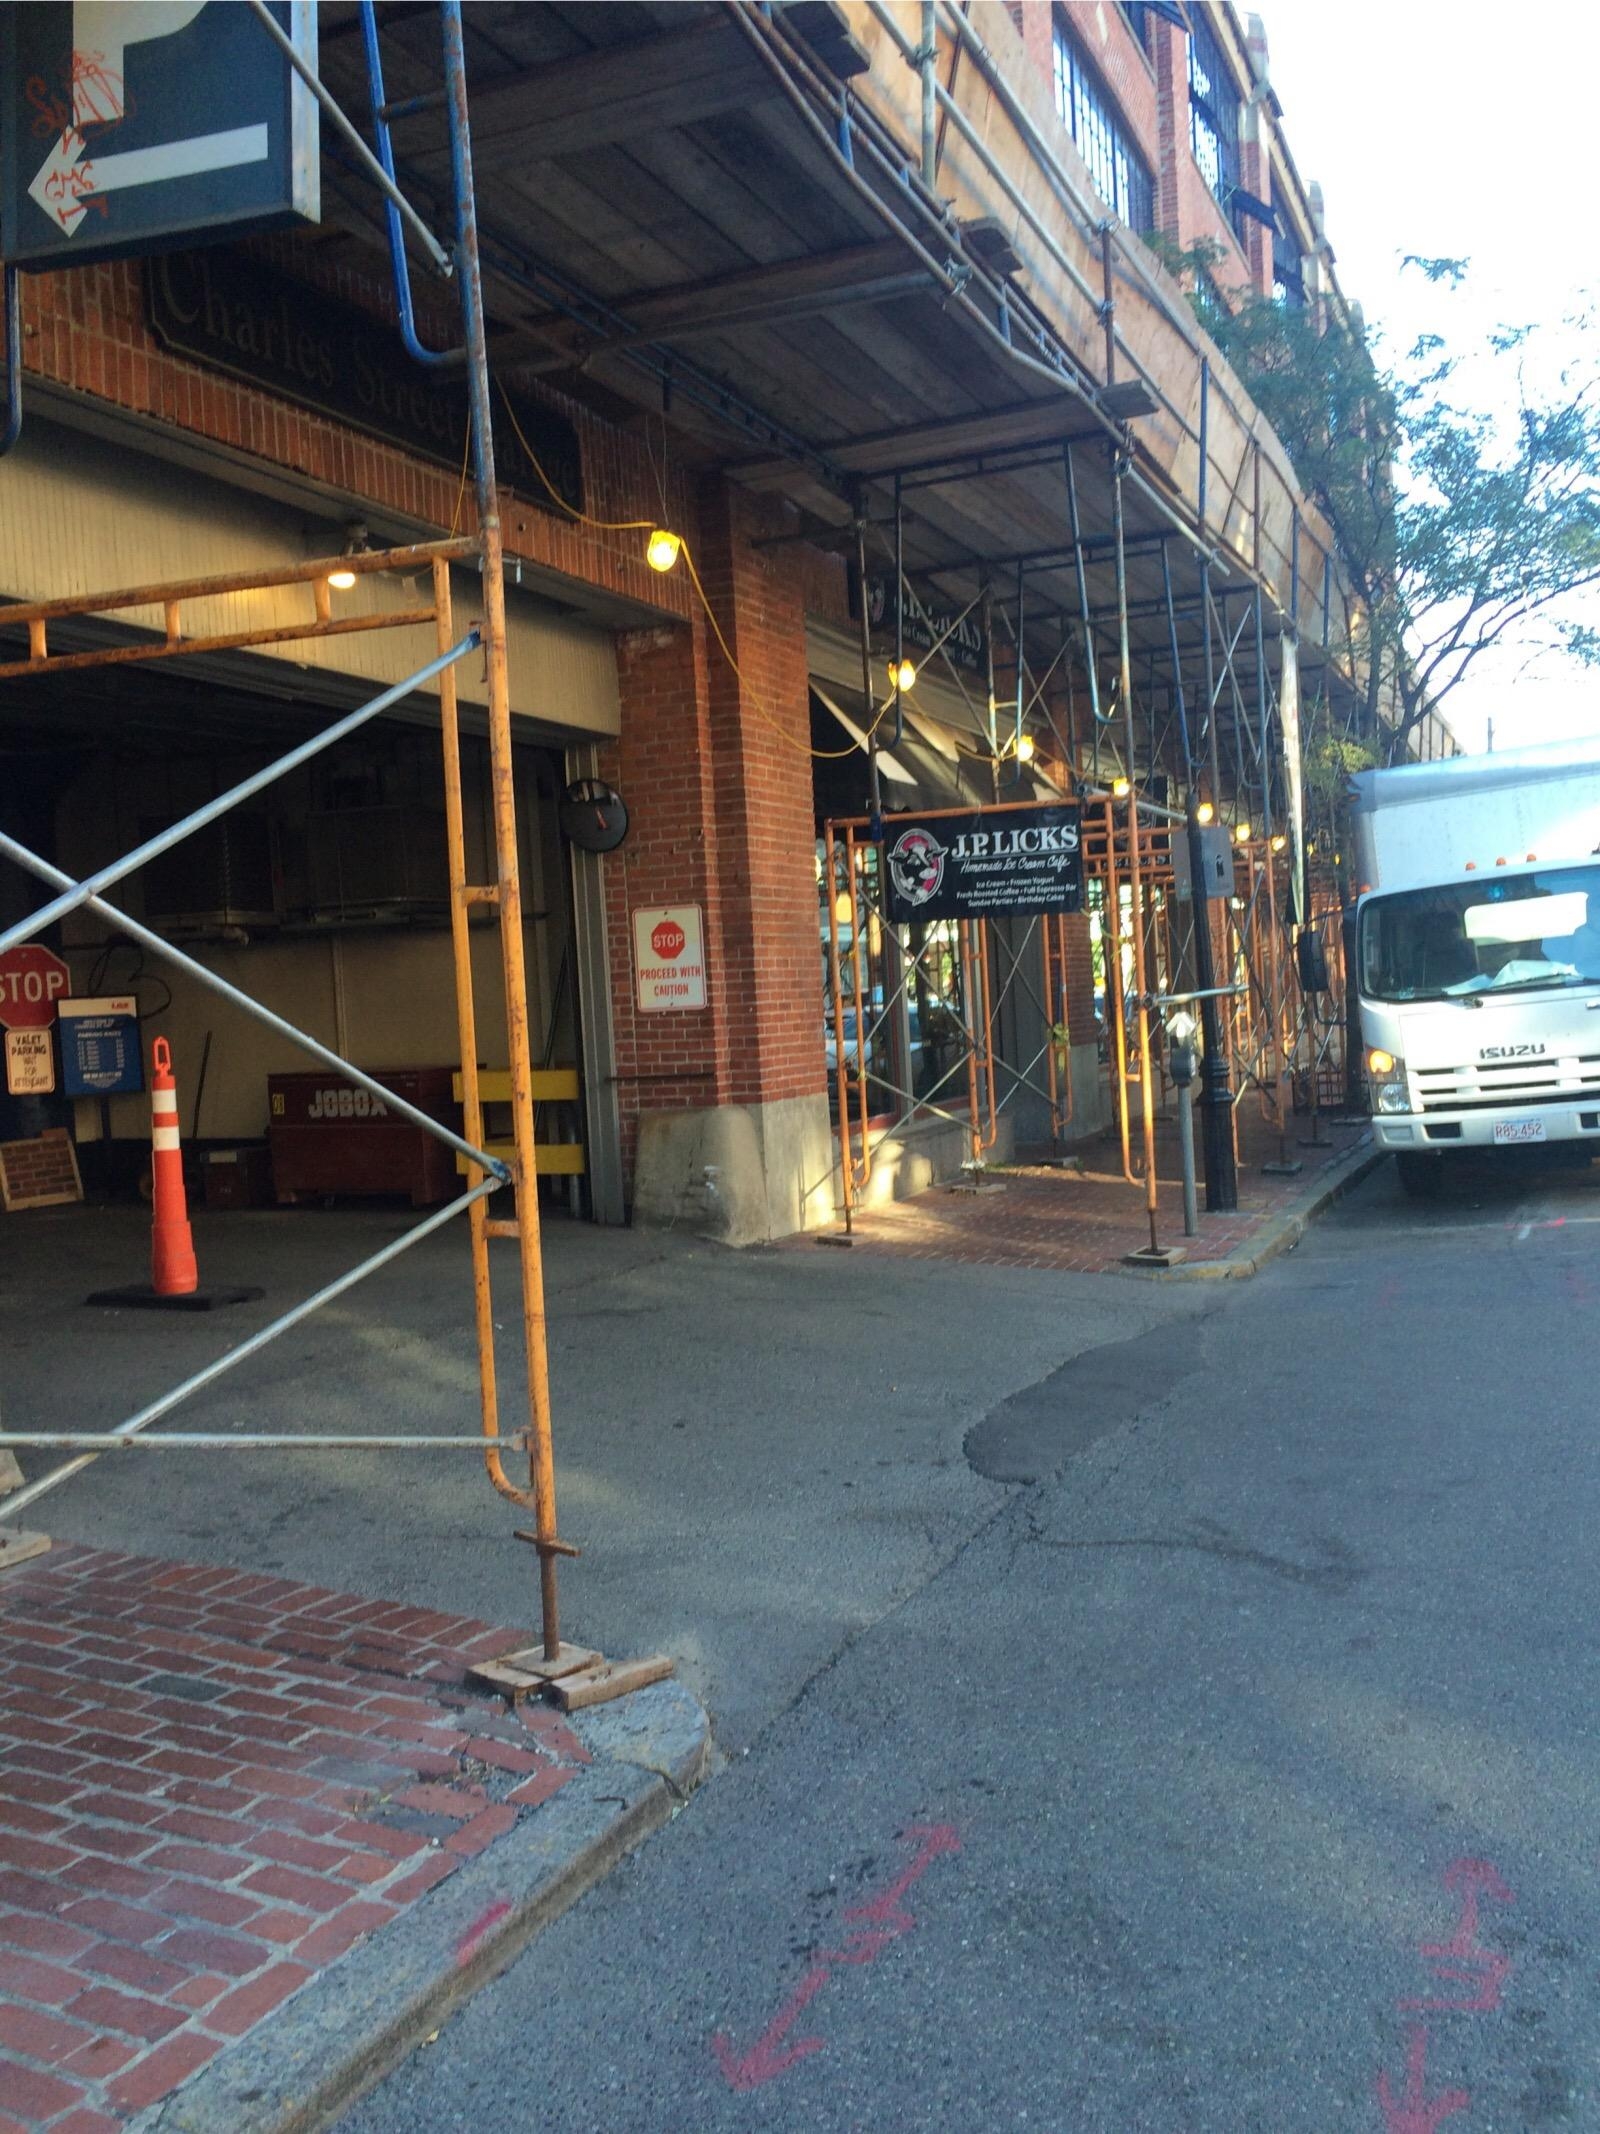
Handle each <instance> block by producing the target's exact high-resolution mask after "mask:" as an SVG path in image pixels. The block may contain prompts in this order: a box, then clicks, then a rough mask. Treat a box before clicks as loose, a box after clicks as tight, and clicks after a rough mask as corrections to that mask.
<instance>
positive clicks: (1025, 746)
mask: <svg viewBox="0 0 1600 2134" xmlns="http://www.w3.org/2000/svg"><path fill="white" fill-rule="evenodd" d="M1033 751H1034V739H1033V736H1032V734H1018V736H1017V761H1018V762H1019V763H1031V762H1032V761H1033Z"/></svg>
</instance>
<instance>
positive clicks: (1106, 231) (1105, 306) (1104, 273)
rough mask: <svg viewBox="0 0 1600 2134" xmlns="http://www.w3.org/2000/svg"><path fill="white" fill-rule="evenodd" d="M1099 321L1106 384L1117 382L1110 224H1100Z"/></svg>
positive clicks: (1114, 299) (1115, 322) (1114, 300)
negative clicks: (1102, 328)
mask: <svg viewBox="0 0 1600 2134" xmlns="http://www.w3.org/2000/svg"><path fill="white" fill-rule="evenodd" d="M1100 323H1101V324H1102V326H1104V328H1105V335H1106V384H1107V385H1115V384H1116V382H1117V305H1116V298H1115V296H1114V295H1113V293H1112V280H1111V225H1110V223H1109V222H1102V223H1101V225H1100Z"/></svg>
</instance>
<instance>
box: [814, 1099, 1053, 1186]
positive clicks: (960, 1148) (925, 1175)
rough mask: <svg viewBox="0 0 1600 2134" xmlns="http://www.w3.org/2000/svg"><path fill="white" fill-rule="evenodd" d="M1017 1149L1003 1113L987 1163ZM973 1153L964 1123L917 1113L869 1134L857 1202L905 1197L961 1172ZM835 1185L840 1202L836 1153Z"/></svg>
mask: <svg viewBox="0 0 1600 2134" xmlns="http://www.w3.org/2000/svg"><path fill="white" fill-rule="evenodd" d="M1015 1153H1016V1136H1015V1134H1014V1133H1013V1131H1012V1123H1011V1120H1010V1119H1009V1117H1005V1116H1002V1118H1001V1121H1000V1132H999V1136H998V1138H997V1140H996V1141H995V1145H994V1147H993V1148H992V1149H989V1150H986V1151H985V1154H984V1161H985V1163H989V1164H1001V1163H1009V1162H1010V1161H1011V1159H1012V1157H1013V1155H1014V1154H1015ZM971 1154H972V1136H971V1134H970V1133H969V1132H968V1131H967V1128H966V1127H965V1126H963V1125H956V1124H954V1123H953V1122H951V1121H950V1120H947V1119H917V1120H914V1121H912V1122H911V1123H910V1124H909V1125H907V1126H903V1127H901V1128H900V1130H899V1131H898V1132H897V1133H892V1134H889V1133H885V1134H875V1135H874V1136H873V1138H872V1176H871V1178H869V1179H868V1181H867V1184H866V1188H865V1190H864V1191H863V1192H862V1193H860V1194H859V1195H858V1196H857V1199H856V1205H857V1206H858V1207H863V1208H881V1207H883V1206H884V1205H885V1204H886V1203H887V1202H889V1201H892V1200H909V1199H910V1198H911V1196H912V1195H913V1194H914V1193H925V1192H926V1191H927V1190H928V1188H929V1187H930V1186H936V1185H942V1184H944V1183H945V1182H946V1181H947V1180H950V1179H956V1178H959V1177H960V1176H961V1167H962V1165H963V1164H964V1163H965V1162H966V1161H967V1160H968V1158H969V1157H970V1156H971ZM833 1191H834V1194H835V1195H836V1196H837V1199H838V1205H839V1207H840V1208H841V1209H842V1208H843V1206H844V1195H843V1187H842V1185H841V1182H840V1178H839V1171H838V1159H837V1152H836V1153H835V1163H834V1173H833Z"/></svg>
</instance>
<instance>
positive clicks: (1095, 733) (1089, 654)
mask: <svg viewBox="0 0 1600 2134" xmlns="http://www.w3.org/2000/svg"><path fill="white" fill-rule="evenodd" d="M1061 456H1062V461H1063V464H1064V466H1065V469H1066V476H1067V522H1068V524H1069V526H1070V527H1071V529H1072V565H1073V572H1074V575H1075V577H1076V579H1077V584H1078V620H1079V622H1080V623H1081V625H1082V627H1083V664H1084V669H1085V672H1086V675H1087V679H1088V684H1089V712H1090V717H1091V721H1092V727H1091V749H1090V764H1089V775H1090V777H1091V778H1093V779H1094V780H1095V781H1096V783H1098V782H1099V778H1100V727H1101V724H1102V721H1103V716H1104V715H1103V714H1102V712H1101V710H1100V676H1099V672H1098V670H1097V667H1096V662H1095V656H1094V624H1093V622H1092V620H1091V619H1090V614H1089V576H1088V573H1087V571H1085V569H1084V567H1083V527H1082V522H1081V520H1080V518H1079V515H1078V477H1077V475H1076V473H1075V472H1074V471H1073V465H1072V447H1071V445H1063V446H1062V448H1061ZM1073 770H1074V771H1076V770H1077V765H1076V764H1074V765H1073Z"/></svg>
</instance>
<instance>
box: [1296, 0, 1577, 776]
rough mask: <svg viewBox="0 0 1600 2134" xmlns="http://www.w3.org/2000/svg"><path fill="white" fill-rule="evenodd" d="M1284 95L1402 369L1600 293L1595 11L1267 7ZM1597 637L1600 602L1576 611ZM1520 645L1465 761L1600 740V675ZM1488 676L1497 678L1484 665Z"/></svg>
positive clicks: (1431, 5)
mask: <svg viewBox="0 0 1600 2134" xmlns="http://www.w3.org/2000/svg"><path fill="white" fill-rule="evenodd" d="M1259 11H1260V14H1261V17H1262V20H1263V22H1264V23H1265V25H1266V32H1267V44H1268V54H1269V68H1270V73H1271V79H1272V86H1273V88H1274V89H1275V90H1276V92H1277V95H1278V100H1279V102H1280V103H1281V104H1282V106H1283V123H1284V131H1285V133H1286V135H1287V137H1288V141H1289V147H1290V152H1291V153H1292V155H1293V156H1294V159H1295V163H1296V165H1297V167H1298V168H1299V172H1300V176H1301V178H1302V179H1303V180H1304V181H1305V183H1306V184H1307V185H1309V184H1310V183H1311V181H1312V180H1313V179H1320V180H1321V182H1322V189H1323V193H1324V195H1325V198H1326V209H1327V234H1328V239H1329V242H1330V243H1331V245H1332V246H1333V250H1334V255H1335V271H1336V273H1337V274H1338V277H1339V282H1340V285H1341V287H1342V288H1343V289H1344V292H1345V294H1346V296H1347V297H1349V298H1351V299H1353V300H1354V301H1355V302H1357V303H1359V304H1360V305H1361V307H1362V309H1363V311H1364V312H1365V314H1366V318H1367V323H1368V325H1369V327H1373V328H1378V329H1381V331H1382V333H1383V336H1384V340H1385V343H1386V344H1387V346H1388V348H1389V350H1390V351H1391V352H1392V353H1393V354H1395V355H1399V354H1400V353H1402V352H1403V351H1404V350H1405V349H1406V348H1408V347H1409V346H1410V345H1411V344H1412V343H1413V342H1414V341H1415V340H1416V338H1417V336H1418V335H1419V334H1420V333H1423V332H1427V331H1439V332H1442V333H1444V334H1445V335H1446V337H1447V338H1448V339H1450V340H1452V341H1455V340H1456V339H1459V338H1460V337H1461V333H1462V330H1463V329H1466V330H1467V331H1469V332H1471V331H1479V330H1486V329H1488V328H1490V327H1493V326H1495V325H1497V324H1501V323H1515V324H1519V325H1520V324H1524V323H1527V322H1530V321H1545V320H1548V321H1549V322H1550V323H1551V325H1552V326H1556V325H1558V323H1559V321H1560V320H1561V319H1562V318H1563V317H1564V316H1566V315H1568V314H1570V313H1571V312H1572V311H1573V310H1574V309H1575V308H1576V307H1577V303H1578V300H1579V297H1580V293H1581V292H1582V291H1583V290H1584V289H1585V288H1586V287H1587V288H1589V289H1591V290H1597V291H1600V245H1597V244H1596V242H1595V236H1594V230H1595V221H1596V208H1595V198H1596V193H1595V185H1594V163H1595V137H1596V131H1597V118H1596V112H1595V104H1594V84H1595V82H1596V80H1597V79H1600V8H1595V7H1593V6H1592V5H1587V4H1580V0H1528V4H1527V5H1525V6H1522V7H1519V8H1517V9H1516V10H1515V11H1512V10H1508V9H1506V8H1505V7H1503V6H1496V7H1493V8H1491V7H1489V6H1488V5H1486V4H1484V0H1262V4H1261V6H1260V10H1259ZM1407 252H1414V253H1421V254H1424V255H1427V256H1440V255H1447V256H1450V257H1466V258H1468V259H1470V261H1471V263H1472V264H1471V272H1470V277H1469V280H1468V283H1467V286H1466V290H1465V292H1464V295H1458V296H1455V297H1448V296H1446V295H1445V294H1444V293H1443V292H1441V291H1439V290H1436V289H1434V288H1432V287H1430V286H1429V284H1428V283H1427V282H1425V281H1424V280H1423V279H1422V277H1421V276H1418V275H1416V274H1408V275H1402V274H1401V272H1400V266H1399V262H1400V259H1401V257H1402V255H1403V254H1405V253H1407ZM1566 612H1567V613H1568V614H1569V616H1570V618H1571V619H1572V620H1574V621H1583V622H1587V623H1589V624H1591V625H1593V626H1595V627H1600V588H1593V589H1591V590H1590V591H1588V592H1586V593H1584V594H1581V595H1579V596H1577V597H1576V599H1575V601H1574V603H1573V605H1572V606H1571V607H1570V608H1569V609H1568V610H1567V611H1566ZM1529 651H1530V646H1529V644H1528V643H1526V642H1525V643H1523V644H1520V645H1518V646H1515V647H1511V648H1509V649H1508V650H1507V651H1506V652H1505V653H1504V654H1503V655H1500V654H1496V653H1491V654H1486V655H1485V656H1484V659H1483V661H1482V662H1480V663H1479V664H1477V665H1475V666H1474V668H1473V670H1472V673H1471V675H1470V676H1469V678H1468V679H1467V680H1466V681H1464V682H1462V684H1461V685H1460V687H1459V688H1458V689H1456V690H1454V691H1452V692H1451V694H1450V696H1449V698H1448V699H1447V701H1446V704H1445V707H1444V709H1445V715H1446V717H1447V718H1448V719H1449V721H1450V724H1451V725H1452V727H1453V728H1454V730H1455V732H1456V734H1457V737H1458V738H1459V740H1460V741H1461V743H1462V746H1463V747H1465V748H1468V749H1471V750H1473V751H1477V750H1479V749H1481V748H1483V747H1484V746H1485V741H1486V729H1487V723H1488V722H1489V721H1490V720H1492V721H1493V724H1494V745H1495V747H1496V748H1502V747H1509V746H1513V745H1515V744H1518V743H1522V742H1535V741H1555V740H1563V739H1567V738H1571V737H1576V736H1578V735H1580V734H1585V733H1594V734H1600V668H1593V669H1583V668H1579V667H1576V666H1575V665H1573V664H1572V663H1571V662H1569V661H1563V660H1560V659H1558V658H1552V657H1549V656H1545V657H1543V658H1539V659H1537V660H1535V661H1534V663H1533V665H1532V666H1531V668H1530V667H1529V665H1528V659H1529ZM1491 661H1492V662H1493V664H1492V665H1491V664H1490V662H1491Z"/></svg>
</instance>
